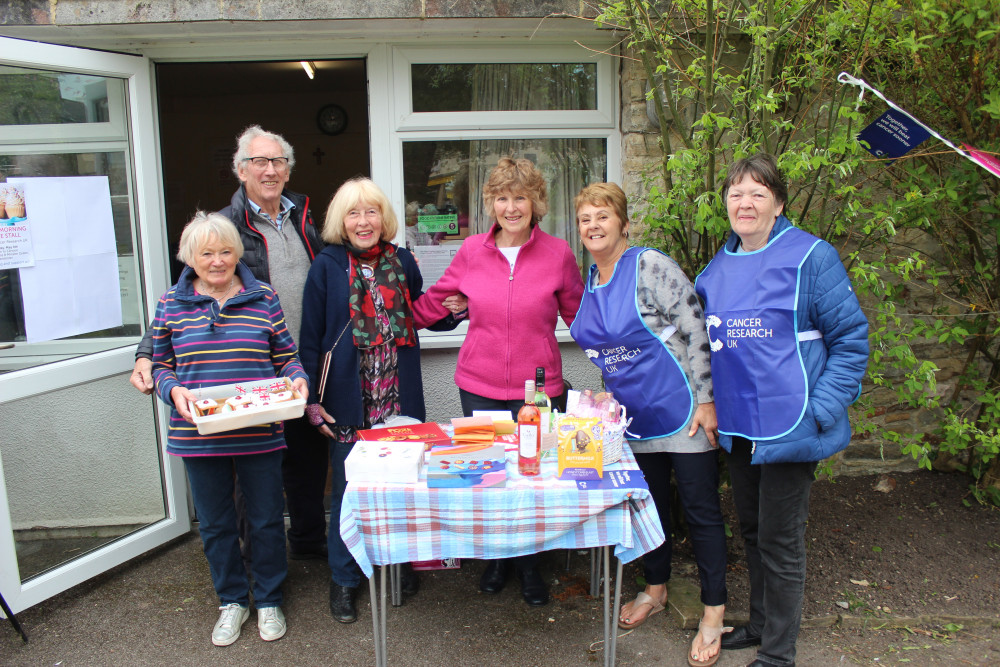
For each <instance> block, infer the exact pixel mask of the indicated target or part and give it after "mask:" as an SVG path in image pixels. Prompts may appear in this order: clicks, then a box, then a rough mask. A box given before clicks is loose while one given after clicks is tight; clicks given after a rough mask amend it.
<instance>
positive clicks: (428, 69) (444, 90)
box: [411, 63, 597, 112]
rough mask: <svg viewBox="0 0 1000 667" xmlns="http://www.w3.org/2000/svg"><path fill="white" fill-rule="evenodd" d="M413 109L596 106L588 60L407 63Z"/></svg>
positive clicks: (594, 70) (593, 68) (568, 108)
mask: <svg viewBox="0 0 1000 667" xmlns="http://www.w3.org/2000/svg"><path fill="white" fill-rule="evenodd" d="M411 68H412V69H411V78H412V81H413V83H412V85H413V111H414V112H429V111H574V110H575V111H579V110H584V111H588V110H593V109H596V108H597V65H596V64H594V63H495V64H486V63H482V64H468V65H466V64H453V65H445V64H439V65H412V66H411Z"/></svg>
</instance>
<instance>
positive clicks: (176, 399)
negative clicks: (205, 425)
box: [170, 385, 198, 424]
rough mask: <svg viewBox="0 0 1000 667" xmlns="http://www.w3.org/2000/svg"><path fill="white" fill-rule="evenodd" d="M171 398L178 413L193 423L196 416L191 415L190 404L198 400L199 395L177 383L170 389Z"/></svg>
mask: <svg viewBox="0 0 1000 667" xmlns="http://www.w3.org/2000/svg"><path fill="white" fill-rule="evenodd" d="M170 400H171V401H173V403H174V408H175V409H176V410H177V413H178V414H179V415H180V416H181V417H183V418H184V419H185V420H186V421H189V422H191V423H192V424H193V423H194V418H193V417H192V416H191V410H190V406H191V403H194V402H195V401H197V400H198V397H197V396H195V395H194V393H192V392H191V390H190V389H187V388H186V387H182V386H181V385H177V386H176V387H174V388H173V389H171V390H170Z"/></svg>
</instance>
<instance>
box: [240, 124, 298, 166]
mask: <svg viewBox="0 0 1000 667" xmlns="http://www.w3.org/2000/svg"><path fill="white" fill-rule="evenodd" d="M260 137H264V138H265V139H270V140H271V141H276V142H278V145H279V146H281V152H282V153H283V154H284V156H285V157H287V158H288V173H289V174H291V173H292V167H294V166H295V149H294V148H292V145H291V144H290V143H288V142H287V141H285V138H284V137H283V136H281V135H280V134H277V133H275V132H268V131H267V130H265V129H263V128H262V127H261V126H260V125H251V126H250V127H248V128H247V129H245V130H243V134H241V135H240V136H239V138H238V139H237V140H236V152H235V153H234V154H233V173H234V174H236V178H239V177H240V163H241V162H243V160H245V159H246V158H248V157H255V156H253V155H250V144H251V143H252V142H253V140H254V139H258V138H260Z"/></svg>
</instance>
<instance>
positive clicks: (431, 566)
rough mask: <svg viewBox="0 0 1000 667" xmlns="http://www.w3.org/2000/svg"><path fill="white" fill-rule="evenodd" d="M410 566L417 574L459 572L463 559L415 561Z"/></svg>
mask: <svg viewBox="0 0 1000 667" xmlns="http://www.w3.org/2000/svg"><path fill="white" fill-rule="evenodd" d="M410 565H412V566H413V569H414V570H416V571H417V572H424V571H427V570H458V569H461V567H462V559H461V558H439V559H437V560H415V561H413V562H412V563H410Z"/></svg>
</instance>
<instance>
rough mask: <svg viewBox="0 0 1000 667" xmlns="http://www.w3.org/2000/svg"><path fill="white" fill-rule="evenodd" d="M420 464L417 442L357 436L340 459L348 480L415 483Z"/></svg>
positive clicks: (419, 451)
mask: <svg viewBox="0 0 1000 667" xmlns="http://www.w3.org/2000/svg"><path fill="white" fill-rule="evenodd" d="M423 467H424V447H423V443H421V442H371V441H368V440H359V441H357V442H356V443H354V447H353V448H352V449H351V453H350V454H348V455H347V459H345V460H344V469H345V471H346V472H347V481H348V482H357V483H366V482H368V483H371V482H375V483H392V484H416V483H417V482H418V481H419V480H420V471H421V470H422V469H423Z"/></svg>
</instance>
